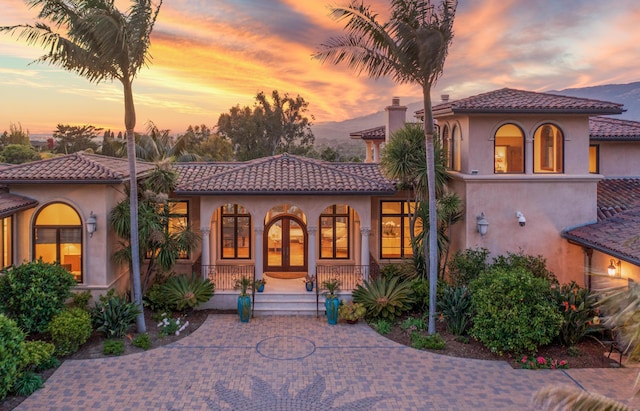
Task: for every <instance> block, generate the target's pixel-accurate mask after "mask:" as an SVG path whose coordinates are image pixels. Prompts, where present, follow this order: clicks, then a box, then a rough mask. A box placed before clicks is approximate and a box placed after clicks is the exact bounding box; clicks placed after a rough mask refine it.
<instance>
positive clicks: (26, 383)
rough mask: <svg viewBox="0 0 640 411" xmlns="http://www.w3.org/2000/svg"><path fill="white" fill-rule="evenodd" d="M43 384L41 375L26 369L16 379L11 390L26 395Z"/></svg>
mask: <svg viewBox="0 0 640 411" xmlns="http://www.w3.org/2000/svg"><path fill="white" fill-rule="evenodd" d="M43 384H44V383H43V381H42V377H41V376H39V375H38V374H36V373H34V372H33V371H27V372H25V373H24V374H22V375H21V376H20V377H19V378H18V379H17V380H16V382H15V384H14V385H13V389H12V391H13V392H14V393H15V394H17V395H20V396H22V397H28V396H30V395H31V394H33V393H34V392H36V391H37V390H39V389H40V388H41V387H42V385H43Z"/></svg>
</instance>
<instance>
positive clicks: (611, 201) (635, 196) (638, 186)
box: [598, 178, 640, 221]
mask: <svg viewBox="0 0 640 411" xmlns="http://www.w3.org/2000/svg"><path fill="white" fill-rule="evenodd" d="M639 205H640V178H605V179H604V180H600V181H599V182H598V220H599V221H601V220H605V219H607V218H610V217H611V216H613V215H615V214H617V213H619V212H621V211H625V210H629V209H632V208H635V207H637V206H639Z"/></svg>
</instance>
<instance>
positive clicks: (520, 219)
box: [516, 211, 527, 227]
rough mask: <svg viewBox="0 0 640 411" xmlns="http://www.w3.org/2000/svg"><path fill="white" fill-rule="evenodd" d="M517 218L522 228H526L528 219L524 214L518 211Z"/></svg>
mask: <svg viewBox="0 0 640 411" xmlns="http://www.w3.org/2000/svg"><path fill="white" fill-rule="evenodd" d="M516 217H517V218H518V224H520V227H524V225H525V224H527V219H526V218H524V214H522V213H521V212H520V211H516Z"/></svg>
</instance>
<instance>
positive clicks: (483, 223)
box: [476, 211, 489, 237]
mask: <svg viewBox="0 0 640 411" xmlns="http://www.w3.org/2000/svg"><path fill="white" fill-rule="evenodd" d="M476 220H477V222H476V227H477V229H478V232H479V233H480V236H481V237H484V236H485V235H486V234H487V229H488V228H489V222H488V221H487V219H486V218H485V217H484V211H483V212H482V213H481V214H480V215H479V216H476Z"/></svg>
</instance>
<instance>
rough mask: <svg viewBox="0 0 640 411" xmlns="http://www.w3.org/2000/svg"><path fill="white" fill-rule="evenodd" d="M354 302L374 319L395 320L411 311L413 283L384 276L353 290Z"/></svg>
mask: <svg viewBox="0 0 640 411" xmlns="http://www.w3.org/2000/svg"><path fill="white" fill-rule="evenodd" d="M353 302H355V303H361V304H362V305H364V306H365V308H366V309H367V314H368V315H369V316H371V317H373V318H388V319H393V318H395V317H396V316H398V315H400V314H402V313H403V312H405V311H407V310H409V308H410V307H411V304H412V303H413V296H412V292H411V283H410V282H408V281H403V280H401V279H400V278H398V277H393V278H391V279H387V278H385V277H383V276H380V277H379V278H377V279H375V280H369V281H365V283H364V284H363V285H360V284H359V285H358V287H357V288H356V289H355V290H353Z"/></svg>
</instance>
